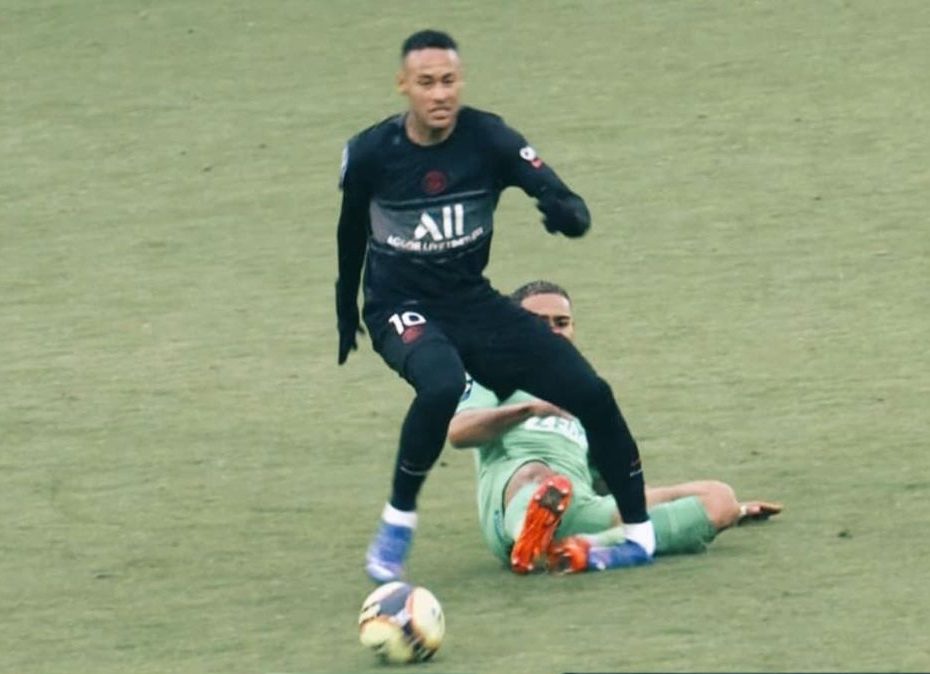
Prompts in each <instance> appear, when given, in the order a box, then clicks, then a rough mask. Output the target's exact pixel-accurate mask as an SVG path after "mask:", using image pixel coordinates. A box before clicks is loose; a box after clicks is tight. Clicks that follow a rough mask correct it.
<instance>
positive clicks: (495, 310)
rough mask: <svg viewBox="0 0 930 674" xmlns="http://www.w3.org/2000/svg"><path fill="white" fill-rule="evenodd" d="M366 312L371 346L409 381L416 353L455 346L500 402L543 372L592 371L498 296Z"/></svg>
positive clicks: (538, 321) (564, 343)
mask: <svg viewBox="0 0 930 674" xmlns="http://www.w3.org/2000/svg"><path fill="white" fill-rule="evenodd" d="M387 306H388V308H384V309H381V308H379V309H377V310H366V312H365V323H366V325H367V326H368V330H369V333H370V334H371V339H372V345H373V347H374V349H375V351H377V352H378V353H379V354H380V355H381V357H382V358H383V359H384V361H385V362H386V363H387V364H388V365H389V366H390V367H391V368H392V369H393V370H395V371H396V372H397V373H398V374H400V375H401V376H403V377H404V378H406V379H408V380H409V377H408V375H407V371H406V363H407V360H408V358H409V357H410V354H411V353H413V352H415V351H416V350H417V349H422V348H431V347H435V346H445V345H451V346H452V347H453V348H454V349H455V351H456V352H457V353H458V355H459V357H460V358H461V361H462V363H463V364H464V366H465V369H466V370H467V371H468V373H469V374H470V375H471V376H473V377H474V378H475V379H476V380H477V381H478V382H480V383H481V384H482V385H484V386H486V387H488V388H490V389H491V390H493V391H494V392H495V393H497V394H498V395H499V396H500V397H502V398H504V397H507V396H509V395H510V394H511V393H512V392H513V391H514V390H516V389H520V388H524V386H525V385H526V382H527V381H528V378H529V376H530V375H531V374H532V373H536V372H538V371H539V370H540V369H548V368H549V367H552V366H555V367H554V368H553V369H561V368H559V367H557V366H558V365H563V366H568V367H569V369H576V368H578V367H581V368H583V369H586V370H588V372H587V374H593V371H591V370H589V367H590V366H588V364H587V362H586V361H584V359H583V358H582V357H581V355H580V354H579V353H578V351H577V350H576V349H575V347H574V346H573V345H572V344H571V343H570V342H569V341H568V340H567V339H565V338H564V337H561V336H558V335H556V334H554V333H553V332H552V330H551V329H550V327H549V325H548V324H547V323H546V321H545V320H543V319H542V318H540V317H539V316H536V315H535V314H533V313H531V312H529V311H527V310H525V309H523V308H522V307H520V306H519V305H517V304H515V303H514V302H513V301H512V300H510V299H509V298H507V297H504V296H503V295H500V294H499V293H493V294H489V295H487V296H485V297H482V298H480V299H477V300H471V301H467V302H463V303H461V304H457V305H454V306H452V305H448V304H445V303H442V304H440V303H425V302H417V301H401V302H396V303H394V304H392V305H387Z"/></svg>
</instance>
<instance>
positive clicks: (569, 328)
mask: <svg viewBox="0 0 930 674" xmlns="http://www.w3.org/2000/svg"><path fill="white" fill-rule="evenodd" d="M510 298H511V299H512V300H513V301H514V302H516V303H517V304H519V305H520V306H521V307H523V308H524V309H526V310H527V311H530V312H532V313H534V314H536V315H537V316H539V317H540V318H542V319H543V320H545V321H546V322H547V323H548V324H549V327H550V328H551V329H552V332H554V333H555V334H557V335H560V336H562V337H564V338H565V339H567V340H568V341H573V340H574V339H575V317H574V316H573V315H572V299H571V298H570V297H569V296H568V292H567V291H566V290H565V288H563V287H562V286H560V285H558V284H556V283H552V282H551V281H531V282H529V283H526V284H524V285H522V286H520V287H519V288H517V289H516V290H514V291H513V292H512V293H511V294H510Z"/></svg>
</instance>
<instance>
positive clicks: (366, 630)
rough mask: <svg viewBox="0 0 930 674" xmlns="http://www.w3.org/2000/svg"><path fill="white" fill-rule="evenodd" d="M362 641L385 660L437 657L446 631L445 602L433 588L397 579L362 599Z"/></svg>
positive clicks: (396, 661) (418, 659)
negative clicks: (443, 605) (440, 599)
mask: <svg viewBox="0 0 930 674" xmlns="http://www.w3.org/2000/svg"><path fill="white" fill-rule="evenodd" d="M358 630H359V635H358V636H359V641H361V642H362V645H363V646H367V647H368V648H370V649H372V650H373V651H374V652H375V654H377V655H378V657H379V658H380V659H381V660H383V661H384V662H389V663H392V664H400V663H406V662H423V661H424V660H429V659H430V658H431V657H433V654H434V653H435V652H436V651H437V650H438V649H439V646H440V644H442V638H443V636H444V635H445V633H446V620H445V617H444V616H443V613H442V606H440V604H439V600H438V599H436V597H435V596H434V595H433V593H432V592H430V591H429V590H427V589H426V588H425V587H418V586H415V585H410V584H408V583H403V582H400V581H394V582H393V583H387V584H385V585H382V586H381V587H379V588H378V589H377V590H375V591H374V592H372V593H371V594H370V595H368V597H367V598H366V599H365V601H364V602H363V603H362V610H361V612H360V613H359V616H358Z"/></svg>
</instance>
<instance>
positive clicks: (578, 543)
mask: <svg viewBox="0 0 930 674" xmlns="http://www.w3.org/2000/svg"><path fill="white" fill-rule="evenodd" d="M590 549H591V543H590V542H589V541H588V540H587V539H586V538H584V537H583V536H569V537H568V538H562V539H560V540H557V541H553V542H552V544H551V545H550V546H549V549H548V550H547V551H546V556H547V557H548V560H549V570H550V571H552V572H553V573H579V572H581V571H587V570H588V551H589V550H590Z"/></svg>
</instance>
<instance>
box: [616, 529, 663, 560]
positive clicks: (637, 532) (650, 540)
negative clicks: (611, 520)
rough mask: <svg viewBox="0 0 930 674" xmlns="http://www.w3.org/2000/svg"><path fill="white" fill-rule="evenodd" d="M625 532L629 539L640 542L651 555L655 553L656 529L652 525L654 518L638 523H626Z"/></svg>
mask: <svg viewBox="0 0 930 674" xmlns="http://www.w3.org/2000/svg"><path fill="white" fill-rule="evenodd" d="M623 533H624V534H625V535H626V537H627V539H628V540H631V541H633V542H634V543H638V544H639V545H640V546H641V547H642V548H643V550H645V551H646V554H648V555H649V556H650V557H652V555H654V554H655V551H656V530H655V529H654V528H653V526H652V520H646V521H645V522H638V523H636V524H624V525H623Z"/></svg>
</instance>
